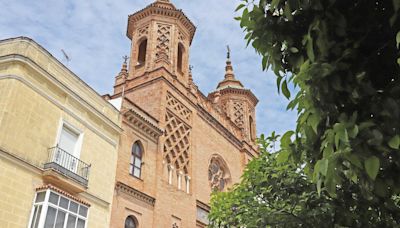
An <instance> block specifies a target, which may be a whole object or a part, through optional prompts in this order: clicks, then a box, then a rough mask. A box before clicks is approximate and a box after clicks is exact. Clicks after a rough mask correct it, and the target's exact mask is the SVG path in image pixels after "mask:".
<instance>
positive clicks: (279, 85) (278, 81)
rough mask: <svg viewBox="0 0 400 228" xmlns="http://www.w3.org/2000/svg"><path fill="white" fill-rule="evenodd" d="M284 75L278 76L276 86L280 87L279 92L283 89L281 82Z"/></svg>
mask: <svg viewBox="0 0 400 228" xmlns="http://www.w3.org/2000/svg"><path fill="white" fill-rule="evenodd" d="M282 79H283V77H282V76H279V75H278V76H277V78H276V86H277V87H278V93H280V91H281V82H282Z"/></svg>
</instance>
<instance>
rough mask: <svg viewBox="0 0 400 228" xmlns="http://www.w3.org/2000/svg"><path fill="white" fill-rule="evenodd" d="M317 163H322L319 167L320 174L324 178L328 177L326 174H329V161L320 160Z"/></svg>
mask: <svg viewBox="0 0 400 228" xmlns="http://www.w3.org/2000/svg"><path fill="white" fill-rule="evenodd" d="M317 163H320V165H319V172H320V173H321V174H322V175H324V176H326V174H327V172H328V164H329V163H328V159H325V158H324V159H321V160H319V161H318V162H317Z"/></svg>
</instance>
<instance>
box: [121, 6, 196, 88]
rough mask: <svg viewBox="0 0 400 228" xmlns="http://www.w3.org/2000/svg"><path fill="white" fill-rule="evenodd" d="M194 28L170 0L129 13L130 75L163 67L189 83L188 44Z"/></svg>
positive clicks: (133, 76) (132, 76)
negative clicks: (130, 41) (130, 42)
mask: <svg viewBox="0 0 400 228" xmlns="http://www.w3.org/2000/svg"><path fill="white" fill-rule="evenodd" d="M195 30H196V27H195V26H194V25H193V24H192V22H191V21H190V20H189V19H188V18H187V17H186V16H185V15H184V13H183V12H182V11H181V10H178V9H176V8H175V6H174V5H173V4H172V3H170V1H169V0H157V1H155V2H154V3H152V4H150V5H149V6H147V7H146V8H144V9H142V10H140V11H138V12H136V13H134V14H132V15H130V16H129V20H128V30H127V36H128V38H129V39H131V40H132V45H131V58H130V64H129V65H130V68H129V78H135V77H138V76H141V75H143V74H144V73H146V72H151V71H153V70H155V69H158V68H161V67H164V68H165V69H166V70H167V71H168V72H169V73H171V74H172V75H176V76H177V79H178V80H179V81H180V82H182V83H183V84H185V85H186V84H187V83H188V73H189V47H190V45H191V42H192V40H193V36H194V33H195Z"/></svg>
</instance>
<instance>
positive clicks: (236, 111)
mask: <svg viewBox="0 0 400 228" xmlns="http://www.w3.org/2000/svg"><path fill="white" fill-rule="evenodd" d="M243 106H244V105H243V103H242V102H234V103H233V116H234V122H235V124H236V125H237V126H238V127H243V125H244V107H243Z"/></svg>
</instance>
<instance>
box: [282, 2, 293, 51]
mask: <svg viewBox="0 0 400 228" xmlns="http://www.w3.org/2000/svg"><path fill="white" fill-rule="evenodd" d="M283 13H284V14H285V16H286V18H287V19H288V20H289V21H292V20H293V15H292V10H291V9H290V5H289V2H286V4H285V9H284V10H283ZM294 53H295V52H294Z"/></svg>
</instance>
